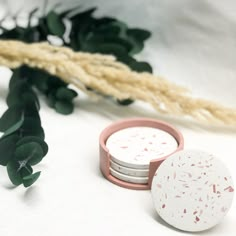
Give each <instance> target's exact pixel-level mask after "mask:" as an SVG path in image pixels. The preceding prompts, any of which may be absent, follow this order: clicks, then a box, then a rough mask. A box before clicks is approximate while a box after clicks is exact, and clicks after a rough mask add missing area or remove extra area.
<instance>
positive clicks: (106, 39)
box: [83, 35, 132, 52]
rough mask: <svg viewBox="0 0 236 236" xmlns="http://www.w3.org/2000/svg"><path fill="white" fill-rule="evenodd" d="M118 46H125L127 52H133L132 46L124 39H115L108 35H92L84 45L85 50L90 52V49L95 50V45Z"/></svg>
mask: <svg viewBox="0 0 236 236" xmlns="http://www.w3.org/2000/svg"><path fill="white" fill-rule="evenodd" d="M106 43H108V44H111V43H113V44H118V45H120V46H123V47H124V48H125V49H126V50H127V52H129V51H131V50H132V44H131V43H130V42H129V41H128V40H125V39H123V38H120V37H113V36H106V35H92V36H91V37H90V38H89V39H88V40H87V41H86V42H85V43H84V45H83V50H86V51H90V50H91V49H90V48H92V49H93V48H94V45H97V46H99V45H101V44H106Z"/></svg>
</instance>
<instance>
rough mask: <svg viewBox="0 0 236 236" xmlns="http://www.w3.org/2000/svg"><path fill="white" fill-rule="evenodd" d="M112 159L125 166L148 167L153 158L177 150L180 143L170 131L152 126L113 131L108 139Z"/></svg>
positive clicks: (107, 145)
mask: <svg viewBox="0 0 236 236" xmlns="http://www.w3.org/2000/svg"><path fill="white" fill-rule="evenodd" d="M106 147H107V149H108V150H109V154H110V156H111V159H112V160H113V161H114V162H116V163H118V164H120V165H123V166H125V167H129V168H136V169H148V168H149V163H150V161H151V160H153V159H158V158H162V157H164V156H166V155H169V154H171V153H173V152H175V151H176V149H177V147H178V143H177V141H176V139H175V138H174V137H173V136H172V135H170V134H169V133H167V132H165V131H163V130H160V129H156V128H152V127H130V128H125V129H121V130H119V131H117V132H115V133H113V134H112V135H111V136H110V137H109V138H108V139H107V141H106Z"/></svg>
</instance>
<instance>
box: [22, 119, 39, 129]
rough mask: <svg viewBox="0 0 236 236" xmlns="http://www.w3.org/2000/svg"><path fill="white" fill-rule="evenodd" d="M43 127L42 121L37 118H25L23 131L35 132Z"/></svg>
mask: <svg viewBox="0 0 236 236" xmlns="http://www.w3.org/2000/svg"><path fill="white" fill-rule="evenodd" d="M39 127H41V121H40V119H38V118H36V117H25V119H24V122H23V124H22V127H21V129H23V130H34V129H38V128H39Z"/></svg>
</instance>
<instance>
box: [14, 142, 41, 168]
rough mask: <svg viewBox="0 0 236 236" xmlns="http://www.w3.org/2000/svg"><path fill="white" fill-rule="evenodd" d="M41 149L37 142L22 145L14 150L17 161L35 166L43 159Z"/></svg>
mask: <svg viewBox="0 0 236 236" xmlns="http://www.w3.org/2000/svg"><path fill="white" fill-rule="evenodd" d="M43 155H44V153H43V149H42V148H41V145H40V144H39V143H37V142H30V143H24V144H22V145H20V146H18V147H16V150H15V158H16V160H17V161H25V162H26V163H27V164H29V165H36V164H38V163H39V162H40V161H41V160H42V159H43Z"/></svg>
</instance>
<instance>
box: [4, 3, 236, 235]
mask: <svg viewBox="0 0 236 236" xmlns="http://www.w3.org/2000/svg"><path fill="white" fill-rule="evenodd" d="M6 2H8V5H9V6H10V7H11V9H12V12H15V11H16V10H18V9H19V8H21V7H23V9H24V10H27V9H31V8H32V6H33V5H37V4H39V1H32V0H31V1H0V13H3V12H4V10H5V7H6V5H5V4H6ZM54 2H55V1H54ZM76 2H77V3H82V5H83V6H84V7H86V6H94V5H95V6H99V11H98V14H99V15H103V14H106V15H114V16H116V17H119V18H120V19H123V20H124V21H126V22H129V24H130V25H132V26H139V27H144V28H148V29H150V30H151V31H152V32H153V37H152V39H151V40H149V41H148V42H147V46H146V49H145V51H144V52H143V53H142V54H141V55H140V56H139V58H141V59H143V60H147V61H149V62H150V63H151V64H152V65H153V66H154V68H155V72H156V73H160V74H161V75H163V76H164V77H165V78H167V79H169V80H171V81H173V82H175V83H178V84H182V85H185V86H186V87H188V88H190V89H191V90H192V91H193V94H194V96H200V97H204V98H209V99H213V100H215V101H219V102H221V103H223V104H225V105H228V106H232V107H235V108H236V95H235V92H236V89H235V87H236V78H235V77H236V76H235V75H236V16H235V11H236V2H235V1H233V0H226V1H213V0H198V1H194V0H178V1H171V0H156V1H155V0H136V1H135V0H132V1H131V0H130V1H125V0H119V1H105V0H91V1H86V2H85V1H84V2H81V1H80V2H79V1H74V4H75V3H76ZM50 3H52V1H51V2H50ZM67 4H68V6H69V5H72V1H70V3H67ZM9 76H10V72H9V70H7V69H4V68H1V69H0V77H1V79H0V114H2V113H3V112H4V111H5V109H6V105H5V101H4V98H5V97H6V94H7V91H8V89H7V86H8V81H9ZM41 104H42V108H41V117H42V122H43V127H44V128H45V132H46V141H47V142H48V144H49V147H50V152H49V153H48V155H47V156H46V157H45V159H44V161H43V162H42V163H41V164H40V165H38V167H37V169H39V170H42V174H41V177H40V179H39V180H38V182H37V183H36V184H35V185H34V186H33V187H31V188H29V189H24V188H23V187H18V188H12V187H11V185H10V184H9V181H8V178H7V175H6V172H5V169H4V168H2V167H0V190H1V191H0V214H1V220H0V235H2V236H15V235H18V236H21V235H22V236H23V235H24V236H28V235H33V236H42V235H43V236H51V235H57V236H64V235H71V236H74V235H98V236H99V235H101V236H102V235H103V236H106V235H113V236H118V235H136V236H139V235H140V236H141V235H145V234H147V235H150V236H151V235H162V236H171V235H184V233H183V232H181V231H178V230H175V229H172V228H171V227H169V226H167V225H166V224H165V223H163V221H162V220H161V219H160V218H159V217H158V216H157V214H156V212H155V210H154V207H153V204H152V199H151V194H150V192H149V191H134V190H127V189H124V188H120V187H118V186H115V185H113V184H111V183H110V182H108V181H107V180H106V179H104V178H103V177H102V175H101V173H100V171H99V158H98V137H99V134H100V132H101V131H102V129H103V128H105V127H106V126H107V125H108V124H110V123H111V122H112V121H115V120H118V119H121V118H125V117H134V116H147V117H156V118H158V117H159V116H158V115H157V114H156V112H155V111H153V110H152V109H151V108H150V107H149V106H147V105H143V104H140V103H136V104H134V105H132V106H130V107H119V106H116V105H114V104H113V103H110V102H108V101H99V102H98V103H94V102H93V101H91V100H89V99H88V98H87V97H86V96H83V95H81V96H80V98H78V99H77V100H76V109H75V112H74V114H73V115H70V116H62V115H59V114H56V113H55V112H54V111H53V110H51V109H50V108H48V107H47V105H45V101H44V99H43V97H42V99H41ZM165 120H167V121H169V122H171V123H172V124H173V125H175V126H176V127H178V128H179V129H180V130H181V131H182V133H183V135H184V138H185V148H186V149H190V148H194V149H202V150H204V151H208V152H212V153H214V154H215V155H216V156H218V157H219V158H220V159H221V160H222V161H224V163H225V164H226V165H227V166H228V168H229V169H230V171H231V173H232V176H233V179H234V182H235V183H236V172H235V165H236V158H235V157H236V147H235V144H236V134H235V130H234V131H233V130H225V129H212V128H206V127H199V126H195V125H192V124H186V123H185V122H181V121H176V120H171V119H165ZM235 222H236V202H235V201H234V202H233V205H232V208H231V210H230V212H229V213H228V215H227V216H226V218H225V219H224V221H223V222H222V223H221V224H219V225H218V226H217V227H215V228H213V229H212V230H210V231H207V232H203V233H201V234H200V233H199V234H195V235H214V236H218V235H223V234H224V235H227V236H233V235H235V234H236V226H235ZM190 235H191V234H190Z"/></svg>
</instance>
